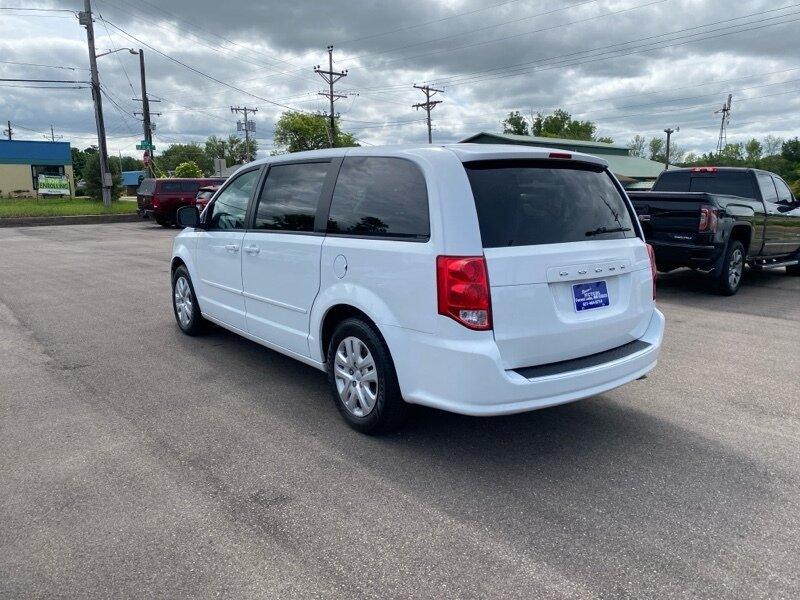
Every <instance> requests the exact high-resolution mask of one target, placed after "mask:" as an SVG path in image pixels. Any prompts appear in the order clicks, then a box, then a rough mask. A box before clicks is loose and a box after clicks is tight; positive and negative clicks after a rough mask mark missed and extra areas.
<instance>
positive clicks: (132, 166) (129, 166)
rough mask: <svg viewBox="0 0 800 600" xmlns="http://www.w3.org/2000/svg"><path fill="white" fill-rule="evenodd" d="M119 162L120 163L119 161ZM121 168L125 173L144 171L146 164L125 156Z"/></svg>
mask: <svg viewBox="0 0 800 600" xmlns="http://www.w3.org/2000/svg"><path fill="white" fill-rule="evenodd" d="M117 162H120V161H119V160H117ZM120 166H121V168H122V170H123V171H142V170H143V169H144V163H143V162H142V161H141V160H140V159H138V158H135V157H133V156H123V157H122V161H121V165H120Z"/></svg>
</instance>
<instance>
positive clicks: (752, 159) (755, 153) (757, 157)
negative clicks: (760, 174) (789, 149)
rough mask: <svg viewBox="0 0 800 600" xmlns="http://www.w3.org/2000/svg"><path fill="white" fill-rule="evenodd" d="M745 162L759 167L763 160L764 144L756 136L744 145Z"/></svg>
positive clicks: (750, 165)
mask: <svg viewBox="0 0 800 600" xmlns="http://www.w3.org/2000/svg"><path fill="white" fill-rule="evenodd" d="M744 152H745V162H747V166H749V167H757V166H758V164H759V162H761V155H762V154H763V152H764V146H762V145H761V142H759V141H758V140H757V139H756V138H752V139H750V140H748V142H747V143H746V144H745V145H744Z"/></svg>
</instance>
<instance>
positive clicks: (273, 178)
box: [253, 162, 330, 231]
mask: <svg viewBox="0 0 800 600" xmlns="http://www.w3.org/2000/svg"><path fill="white" fill-rule="evenodd" d="M329 167H330V163H329V162H315V163H298V164H290V165H273V166H272V167H270V169H269V173H268V174H267V180H266V181H265V182H264V187H263V188H262V190H261V196H260V197H259V199H258V206H257V208H256V219H255V224H254V226H253V227H254V228H255V229H267V230H271V231H314V219H315V218H316V216H317V205H318V204H319V200H320V194H322V186H323V184H324V183H325V178H326V177H327V176H328V168H329Z"/></svg>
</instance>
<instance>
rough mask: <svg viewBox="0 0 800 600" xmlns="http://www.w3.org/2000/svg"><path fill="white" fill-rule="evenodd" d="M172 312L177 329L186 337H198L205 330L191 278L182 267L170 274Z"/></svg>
mask: <svg viewBox="0 0 800 600" xmlns="http://www.w3.org/2000/svg"><path fill="white" fill-rule="evenodd" d="M172 311H173V312H174V313H175V321H176V322H177V323H178V327H179V328H180V330H181V331H182V332H183V333H185V334H186V335H198V334H200V333H203V331H204V330H205V319H203V315H202V314H201V313H200V306H199V305H198V304H197V296H196V295H195V293H194V286H193V285H192V278H191V277H189V271H188V270H187V269H186V267H184V266H180V267H178V268H177V269H175V271H174V272H173V273H172Z"/></svg>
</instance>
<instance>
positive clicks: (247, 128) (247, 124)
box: [231, 106, 258, 163]
mask: <svg viewBox="0 0 800 600" xmlns="http://www.w3.org/2000/svg"><path fill="white" fill-rule="evenodd" d="M231 112H232V113H242V114H243V115H244V123H242V122H241V121H239V122H238V123H236V130H237V131H241V130H242V128H244V162H246V163H249V162H250V161H251V160H253V159H254V158H255V157H251V156H250V132H251V131H253V132H255V130H256V124H255V123H254V122H253V121H249V120H248V119H247V113H248V112H250V113H257V112H258V109H257V108H248V107H247V106H241V107H240V106H231Z"/></svg>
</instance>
